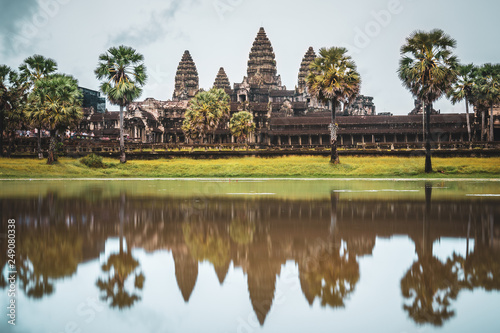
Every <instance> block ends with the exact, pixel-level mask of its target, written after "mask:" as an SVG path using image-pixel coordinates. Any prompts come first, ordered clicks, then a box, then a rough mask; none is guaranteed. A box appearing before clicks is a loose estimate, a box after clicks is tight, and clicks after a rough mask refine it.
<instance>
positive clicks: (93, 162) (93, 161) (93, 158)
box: [80, 153, 105, 168]
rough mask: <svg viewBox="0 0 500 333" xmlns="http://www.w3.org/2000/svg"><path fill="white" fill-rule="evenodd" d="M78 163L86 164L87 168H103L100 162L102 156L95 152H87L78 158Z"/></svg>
mask: <svg viewBox="0 0 500 333" xmlns="http://www.w3.org/2000/svg"><path fill="white" fill-rule="evenodd" d="M80 163H82V164H84V165H86V166H88V167H89V168H104V167H105V165H104V163H103V162H102V157H101V156H99V155H96V154H93V153H92V154H89V155H87V156H85V157H82V158H81V159H80Z"/></svg>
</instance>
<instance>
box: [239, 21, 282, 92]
mask: <svg viewBox="0 0 500 333" xmlns="http://www.w3.org/2000/svg"><path fill="white" fill-rule="evenodd" d="M247 75H248V83H249V84H250V85H257V86H259V87H262V88H270V89H276V88H277V87H279V86H281V78H280V76H279V75H277V69H276V60H275V55H274V51H273V47H272V45H271V42H270V41H269V39H268V38H267V35H266V32H265V30H264V28H262V27H261V28H260V30H259V33H258V34H257V37H256V38H255V41H254V42H253V45H252V49H251V50H250V55H249V60H248V69H247Z"/></svg>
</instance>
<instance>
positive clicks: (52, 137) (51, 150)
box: [47, 130, 56, 164]
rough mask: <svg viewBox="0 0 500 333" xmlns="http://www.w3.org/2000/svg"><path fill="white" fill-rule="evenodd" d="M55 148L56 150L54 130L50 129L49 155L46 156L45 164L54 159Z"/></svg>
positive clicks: (50, 162) (52, 161)
mask: <svg viewBox="0 0 500 333" xmlns="http://www.w3.org/2000/svg"><path fill="white" fill-rule="evenodd" d="M55 150H56V130H50V144H49V156H48V157H47V164H52V163H54V161H55V160H56V158H55Z"/></svg>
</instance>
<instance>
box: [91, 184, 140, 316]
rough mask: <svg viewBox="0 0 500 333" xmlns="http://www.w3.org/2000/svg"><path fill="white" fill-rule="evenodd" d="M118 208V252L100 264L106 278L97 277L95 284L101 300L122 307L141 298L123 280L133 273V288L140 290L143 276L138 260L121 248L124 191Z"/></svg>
mask: <svg viewBox="0 0 500 333" xmlns="http://www.w3.org/2000/svg"><path fill="white" fill-rule="evenodd" d="M119 210H120V212H119V215H118V216H119V223H120V250H119V253H114V254H111V255H110V256H109V258H108V259H107V261H106V263H105V264H103V265H102V267H101V268H102V271H103V272H105V273H107V274H106V275H107V276H106V278H99V279H98V280H97V282H96V285H97V287H98V288H99V290H100V291H101V293H102V296H101V299H102V300H104V301H108V300H111V302H110V307H112V308H114V307H117V308H119V309H123V308H128V307H131V306H132V305H133V304H134V303H135V302H137V301H138V300H140V299H141V297H140V296H139V295H138V294H136V293H135V290H134V291H132V292H130V291H128V290H127V289H126V287H125V282H126V281H127V280H129V278H130V277H131V276H132V275H133V279H134V280H133V281H134V283H133V287H134V289H137V290H142V288H143V286H144V280H145V277H144V274H143V273H142V272H141V271H140V269H139V261H137V260H136V259H135V258H134V257H133V256H132V253H131V252H130V248H129V247H127V250H126V251H124V250H123V225H124V221H125V193H122V194H121V195H120V208H119Z"/></svg>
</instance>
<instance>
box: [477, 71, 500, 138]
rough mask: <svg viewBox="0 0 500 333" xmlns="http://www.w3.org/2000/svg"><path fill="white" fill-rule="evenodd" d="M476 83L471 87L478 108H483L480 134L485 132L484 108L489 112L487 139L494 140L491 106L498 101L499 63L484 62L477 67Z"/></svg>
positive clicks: (499, 96)
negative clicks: (478, 105)
mask: <svg viewBox="0 0 500 333" xmlns="http://www.w3.org/2000/svg"><path fill="white" fill-rule="evenodd" d="M477 72H478V75H477V78H476V82H475V83H476V84H475V86H474V88H473V92H474V94H475V97H476V99H477V100H478V103H479V104H481V106H480V108H481V109H482V110H483V120H482V126H481V131H482V132H481V136H482V135H483V133H485V132H487V131H486V130H485V116H484V114H485V113H486V111H485V110H486V109H489V113H490V129H489V132H488V139H489V141H494V140H495V137H494V131H493V128H494V127H493V125H494V119H493V106H494V105H495V104H498V103H500V64H495V65H493V64H485V65H483V66H481V67H480V68H479V69H478V71H477Z"/></svg>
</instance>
